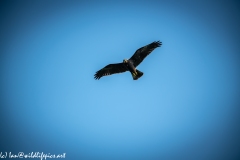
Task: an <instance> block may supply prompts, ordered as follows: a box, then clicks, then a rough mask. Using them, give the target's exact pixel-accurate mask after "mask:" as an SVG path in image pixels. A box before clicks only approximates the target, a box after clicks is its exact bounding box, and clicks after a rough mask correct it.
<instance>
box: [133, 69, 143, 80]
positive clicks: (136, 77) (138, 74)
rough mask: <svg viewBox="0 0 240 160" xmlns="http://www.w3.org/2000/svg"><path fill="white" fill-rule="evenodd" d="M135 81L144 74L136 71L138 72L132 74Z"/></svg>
mask: <svg viewBox="0 0 240 160" xmlns="http://www.w3.org/2000/svg"><path fill="white" fill-rule="evenodd" d="M131 74H132V77H133V80H137V79H138V78H140V77H141V76H142V75H143V72H141V71H139V70H137V69H136V72H131Z"/></svg>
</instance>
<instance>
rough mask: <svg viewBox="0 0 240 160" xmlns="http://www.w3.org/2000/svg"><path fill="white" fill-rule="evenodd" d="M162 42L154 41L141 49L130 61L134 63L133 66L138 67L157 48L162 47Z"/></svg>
mask: <svg viewBox="0 0 240 160" xmlns="http://www.w3.org/2000/svg"><path fill="white" fill-rule="evenodd" d="M161 45H162V42H160V41H154V42H152V43H150V44H148V45H146V46H144V47H141V48H139V49H138V50H136V52H135V53H134V54H133V56H132V57H131V58H130V59H129V60H131V61H132V62H133V65H134V66H135V67H137V66H138V65H139V64H140V63H141V62H142V61H143V60H144V58H146V57H147V56H148V55H149V54H150V53H151V52H152V51H153V50H154V49H155V48H157V47H160V46H161Z"/></svg>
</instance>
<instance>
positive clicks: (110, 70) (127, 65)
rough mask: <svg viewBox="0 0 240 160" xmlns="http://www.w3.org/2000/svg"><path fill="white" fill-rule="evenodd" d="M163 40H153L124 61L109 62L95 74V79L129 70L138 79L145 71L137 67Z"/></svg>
mask: <svg viewBox="0 0 240 160" xmlns="http://www.w3.org/2000/svg"><path fill="white" fill-rule="evenodd" d="M161 45H162V42H159V41H157V42H152V43H150V44H149V45H146V46H144V47H141V48H139V49H138V50H137V51H136V52H135V53H134V54H133V56H132V57H131V58H130V59H129V60H127V59H124V60H123V62H122V63H115V64H109V65H107V66H105V67H104V68H102V69H100V70H99V71H97V72H96V74H95V75H94V78H95V79H100V78H101V77H102V76H107V75H111V74H115V73H122V72H126V71H129V72H130V73H131V74H132V77H133V79H134V80H137V79H138V78H140V77H141V76H142V75H143V72H141V71H139V70H137V69H136V67H137V66H138V65H139V64H140V63H141V62H142V61H143V59H144V58H145V57H146V56H148V55H149V54H150V53H151V52H152V51H153V50H154V49H155V48H157V47H160V46H161Z"/></svg>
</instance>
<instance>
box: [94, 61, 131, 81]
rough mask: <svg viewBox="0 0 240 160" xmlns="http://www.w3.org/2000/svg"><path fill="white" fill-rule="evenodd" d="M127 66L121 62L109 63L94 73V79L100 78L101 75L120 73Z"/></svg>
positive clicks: (124, 70) (125, 69)
mask: <svg viewBox="0 0 240 160" xmlns="http://www.w3.org/2000/svg"><path fill="white" fill-rule="evenodd" d="M126 71H127V67H126V66H125V64H123V63H116V64H109V65H107V66H105V67H104V68H102V69H100V70H99V71H97V72H96V74H95V75H94V78H95V79H100V78H101V77H102V76H108V75H111V74H115V73H122V72H126Z"/></svg>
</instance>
